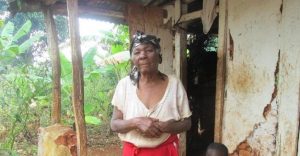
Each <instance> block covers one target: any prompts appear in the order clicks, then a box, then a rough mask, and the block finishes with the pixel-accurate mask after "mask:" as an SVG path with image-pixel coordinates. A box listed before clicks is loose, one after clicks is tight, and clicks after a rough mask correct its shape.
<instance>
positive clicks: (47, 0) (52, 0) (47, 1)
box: [42, 0, 57, 6]
mask: <svg viewBox="0 0 300 156" xmlns="http://www.w3.org/2000/svg"><path fill="white" fill-rule="evenodd" d="M56 1H57V0H42V2H43V4H44V5H46V6H48V5H53V4H54V3H56Z"/></svg>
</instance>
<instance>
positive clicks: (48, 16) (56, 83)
mask: <svg viewBox="0 0 300 156" xmlns="http://www.w3.org/2000/svg"><path fill="white" fill-rule="evenodd" d="M43 12H44V15H45V24H46V32H47V42H48V48H49V53H50V56H51V63H52V76H53V86H52V87H53V89H52V96H53V97H52V98H53V103H52V111H51V122H52V124H56V123H60V118H61V90H60V89H61V84H60V76H61V70H60V57H59V49H58V42H57V41H58V39H57V32H56V27H55V23H54V19H53V14H52V9H51V8H50V7H47V8H46V7H45V8H44V11H43Z"/></svg>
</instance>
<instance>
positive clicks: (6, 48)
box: [0, 20, 41, 63]
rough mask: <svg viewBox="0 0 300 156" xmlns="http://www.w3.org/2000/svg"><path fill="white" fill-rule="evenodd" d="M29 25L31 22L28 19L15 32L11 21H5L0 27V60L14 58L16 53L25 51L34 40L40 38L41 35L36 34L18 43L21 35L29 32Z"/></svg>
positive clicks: (30, 25) (3, 61)
mask: <svg viewBox="0 0 300 156" xmlns="http://www.w3.org/2000/svg"><path fill="white" fill-rule="evenodd" d="M1 23H3V21H2V22H1ZM31 27H32V23H31V22H30V21H29V20H28V21H26V22H25V23H24V24H23V25H22V27H21V28H20V29H19V30H17V32H16V33H14V32H15V26H14V24H13V23H12V22H7V23H6V24H4V26H3V27H0V62H2V63H5V61H10V60H12V59H14V58H16V57H17V56H18V55H20V54H22V53H24V52H26V50H28V49H29V48H30V47H31V46H32V45H33V43H34V42H36V41H38V40H39V39H40V37H41V35H39V34H36V35H32V36H31V37H30V38H29V39H27V40H25V41H24V42H23V43H18V41H19V40H20V39H21V38H22V37H24V36H25V35H26V34H28V33H29V32H30V30H31Z"/></svg>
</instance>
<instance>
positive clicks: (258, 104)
mask: <svg viewBox="0 0 300 156" xmlns="http://www.w3.org/2000/svg"><path fill="white" fill-rule="evenodd" d="M220 3H222V4H224V3H226V5H221V6H224V7H226V9H222V8H221V9H220V10H221V11H222V10H225V11H223V12H220V14H222V13H225V12H227V13H228V14H227V16H226V20H225V22H227V26H228V27H227V28H226V31H225V33H227V34H226V35H227V47H228V48H227V49H225V51H226V52H225V53H226V65H225V66H226V67H225V69H226V77H225V92H224V93H225V98H224V107H223V118H222V142H223V143H224V144H226V145H227V146H228V148H229V151H230V153H232V155H242V156H243V155H261V156H269V155H289V156H293V155H296V152H297V142H298V140H297V138H298V128H299V127H298V125H299V121H298V119H299V118H298V117H299V112H298V110H299V89H300V74H299V71H300V35H299V34H300V11H299V10H300V1H299V0H287V1H282V0H264V1H261V0H243V1H241V0H230V1H227V0H223V1H221V2H220ZM220 29H222V28H220ZM226 35H225V34H220V37H222V36H223V37H224V36H225V37H226ZM221 48H222V47H221ZM223 48H224V47H223ZM218 68H219V67H218Z"/></svg>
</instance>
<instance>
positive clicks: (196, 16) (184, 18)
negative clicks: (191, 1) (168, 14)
mask: <svg viewBox="0 0 300 156" xmlns="http://www.w3.org/2000/svg"><path fill="white" fill-rule="evenodd" d="M201 17H202V10H198V11H194V12H191V13H187V14H183V15H182V16H181V18H180V20H179V22H178V23H183V22H189V21H191V20H195V19H199V18H201Z"/></svg>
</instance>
